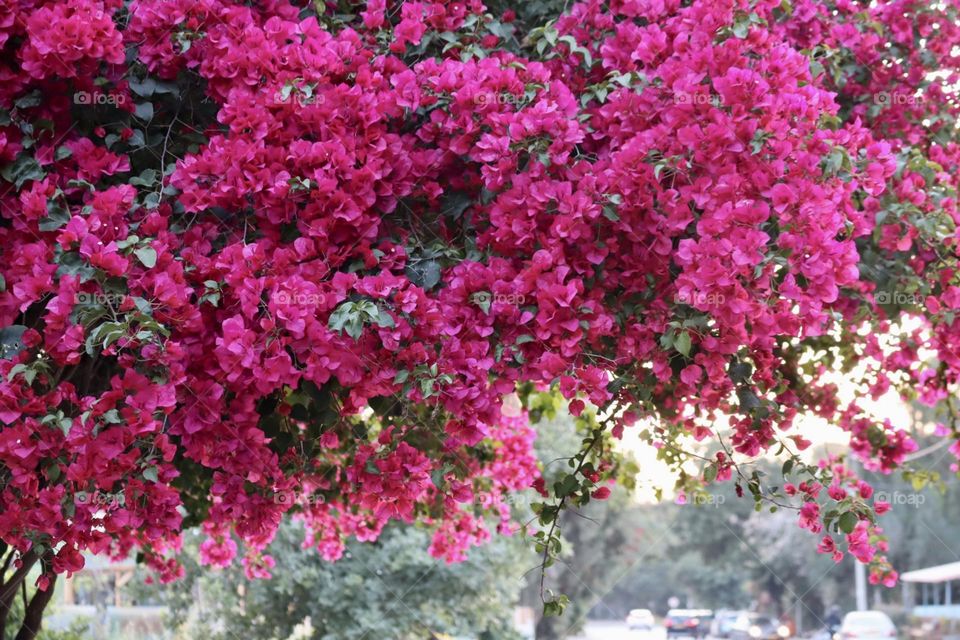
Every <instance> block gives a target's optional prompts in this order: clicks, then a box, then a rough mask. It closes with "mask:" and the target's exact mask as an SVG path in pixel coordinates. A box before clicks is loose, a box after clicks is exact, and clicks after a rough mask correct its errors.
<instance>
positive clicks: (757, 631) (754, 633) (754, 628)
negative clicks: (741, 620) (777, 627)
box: [747, 625, 763, 638]
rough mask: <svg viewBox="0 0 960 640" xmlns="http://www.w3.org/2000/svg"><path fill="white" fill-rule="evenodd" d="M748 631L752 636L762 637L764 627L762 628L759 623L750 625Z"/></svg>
mask: <svg viewBox="0 0 960 640" xmlns="http://www.w3.org/2000/svg"><path fill="white" fill-rule="evenodd" d="M747 633H749V634H750V637H751V638H760V637H762V636H763V629H761V628H760V627H758V626H757V625H753V626H752V627H750V629H749V630H748V631H747Z"/></svg>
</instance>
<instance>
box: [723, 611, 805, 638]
mask: <svg viewBox="0 0 960 640" xmlns="http://www.w3.org/2000/svg"><path fill="white" fill-rule="evenodd" d="M727 637H728V638H730V639H731V640H784V638H789V637H790V628H789V627H787V626H786V625H783V624H780V621H779V620H777V619H776V618H771V617H770V616H764V615H760V614H758V613H744V614H742V615H740V616H739V617H738V618H737V620H736V622H734V623H733V626H732V628H731V630H730V635H728V636H727Z"/></svg>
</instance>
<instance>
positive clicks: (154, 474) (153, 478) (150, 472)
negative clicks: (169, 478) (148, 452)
mask: <svg viewBox="0 0 960 640" xmlns="http://www.w3.org/2000/svg"><path fill="white" fill-rule="evenodd" d="M143 479H144V480H149V481H150V482H159V481H160V472H159V471H158V470H157V468H156V467H147V468H146V469H144V470H143Z"/></svg>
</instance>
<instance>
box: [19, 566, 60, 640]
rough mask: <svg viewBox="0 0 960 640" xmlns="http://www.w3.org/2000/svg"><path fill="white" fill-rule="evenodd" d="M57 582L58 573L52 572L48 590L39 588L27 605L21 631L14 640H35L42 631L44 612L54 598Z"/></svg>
mask: <svg viewBox="0 0 960 640" xmlns="http://www.w3.org/2000/svg"><path fill="white" fill-rule="evenodd" d="M56 583H57V574H55V573H51V575H50V584H49V585H47V589H46V591H41V590H39V589H37V592H36V593H34V594H33V598H31V599H30V604H29V605H27V610H26V612H25V613H24V615H23V624H21V625H20V631H19V632H18V633H17V637H16V638H15V639H14V640H33V639H34V638H36V637H37V634H38V633H39V632H40V626H41V625H42V624H43V612H44V611H45V610H46V608H47V605H48V604H50V600H51V599H52V598H53V591H54V588H53V587H54V585H55V584H56Z"/></svg>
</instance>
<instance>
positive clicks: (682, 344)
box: [673, 331, 692, 357]
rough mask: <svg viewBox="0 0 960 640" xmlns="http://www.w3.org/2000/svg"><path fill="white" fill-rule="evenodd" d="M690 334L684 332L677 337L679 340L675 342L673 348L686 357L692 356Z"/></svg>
mask: <svg viewBox="0 0 960 640" xmlns="http://www.w3.org/2000/svg"><path fill="white" fill-rule="evenodd" d="M691 346H692V345H691V343H690V334H689V333H687V332H686V331H684V332H682V333H681V334H680V335H678V336H677V339H676V340H674V341H673V348H674V349H676V350H677V351H678V352H679V353H681V354H682V355H683V356H684V357H689V356H690V347H691Z"/></svg>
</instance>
